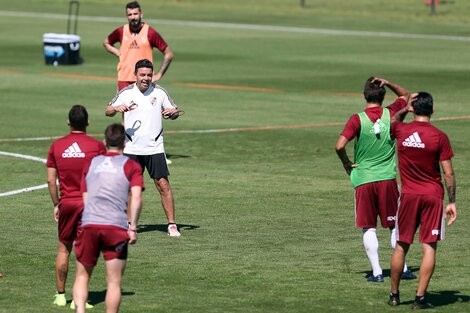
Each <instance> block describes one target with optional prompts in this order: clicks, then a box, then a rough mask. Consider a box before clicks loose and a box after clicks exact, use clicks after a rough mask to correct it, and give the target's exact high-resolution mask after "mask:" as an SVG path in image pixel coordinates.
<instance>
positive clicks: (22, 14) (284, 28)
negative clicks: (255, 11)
mask: <svg viewBox="0 0 470 313" xmlns="http://www.w3.org/2000/svg"><path fill="white" fill-rule="evenodd" d="M0 16H11V17H29V18H46V19H58V20H67V19H68V15H66V14H53V13H34V12H19V11H3V10H0ZM79 19H80V20H82V21H95V22H113V23H125V22H126V21H127V20H126V19H124V18H117V17H106V16H85V15H82V16H80V17H79ZM147 21H148V22H149V23H150V24H154V25H155V24H161V25H178V26H192V27H214V28H229V29H246V30H261V31H277V32H278V31H282V32H291V33H310V34H322V35H339V36H367V37H385V38H403V39H429V40H447V41H470V37H468V36H450V35H432V34H406V33H394V32H374V31H362V30H342V29H326V28H309V27H290V26H274V25H255V24H237V23H221V22H197V21H182V20H160V19H159V20H155V19H147Z"/></svg>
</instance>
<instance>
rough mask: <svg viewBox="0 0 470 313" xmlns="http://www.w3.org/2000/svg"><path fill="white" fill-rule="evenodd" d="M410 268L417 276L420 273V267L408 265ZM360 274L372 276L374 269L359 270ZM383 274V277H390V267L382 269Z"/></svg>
mask: <svg viewBox="0 0 470 313" xmlns="http://www.w3.org/2000/svg"><path fill="white" fill-rule="evenodd" d="M408 269H409V270H410V271H411V272H412V273H413V274H415V275H416V276H418V273H419V267H408ZM358 273H359V274H361V273H362V274H364V275H365V276H364V277H365V278H367V277H370V276H372V271H361V272H358ZM382 275H383V277H390V269H383V270H382Z"/></svg>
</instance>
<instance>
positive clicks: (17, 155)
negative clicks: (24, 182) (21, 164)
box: [0, 151, 47, 197]
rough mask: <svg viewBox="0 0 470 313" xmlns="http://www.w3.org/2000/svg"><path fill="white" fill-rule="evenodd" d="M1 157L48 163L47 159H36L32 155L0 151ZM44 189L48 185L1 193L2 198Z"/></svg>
mask: <svg viewBox="0 0 470 313" xmlns="http://www.w3.org/2000/svg"><path fill="white" fill-rule="evenodd" d="M0 155H5V156H11V157H14V158H20V159H26V160H32V161H37V162H42V163H46V161H47V160H46V159H42V158H38V157H35V156H31V155H26V154H18V153H11V152H5V151H0ZM44 188H47V184H43V185H39V186H31V187H26V188H23V189H18V190H12V191H8V192H3V193H0V197H5V196H11V195H16V194H19V193H22V192H27V191H32V190H37V189H44Z"/></svg>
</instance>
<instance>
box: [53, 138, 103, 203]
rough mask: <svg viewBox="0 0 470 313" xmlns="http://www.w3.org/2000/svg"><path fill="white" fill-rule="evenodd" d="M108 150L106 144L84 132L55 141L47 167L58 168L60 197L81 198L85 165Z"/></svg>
mask: <svg viewBox="0 0 470 313" xmlns="http://www.w3.org/2000/svg"><path fill="white" fill-rule="evenodd" d="M105 152H106V149H105V147H104V144H103V143H102V142H100V141H98V140H96V139H94V138H92V137H90V136H88V135H86V134H85V133H82V132H72V133H70V134H69V135H67V136H65V137H62V138H59V139H57V140H56V141H54V142H53V143H52V145H51V148H50V149H49V154H48V156H47V162H46V167H52V168H55V169H56V170H57V175H58V178H59V191H60V198H61V199H64V198H81V197H82V194H81V192H80V182H81V179H82V171H83V167H84V166H85V164H86V163H88V161H89V160H90V159H92V158H93V157H95V156H97V155H99V154H103V153H105Z"/></svg>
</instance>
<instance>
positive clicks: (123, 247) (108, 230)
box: [74, 225, 129, 266]
mask: <svg viewBox="0 0 470 313" xmlns="http://www.w3.org/2000/svg"><path fill="white" fill-rule="evenodd" d="M128 242H129V235H128V233H127V230H126V229H124V228H121V227H117V226H112V225H85V226H84V227H82V229H81V231H80V233H79V234H78V237H77V240H75V244H74V250H75V255H76V256H77V260H78V261H79V262H80V263H82V264H83V265H85V266H95V265H96V262H97V261H98V257H99V255H100V251H103V257H104V259H105V260H106V261H109V260H113V259H120V260H126V259H127V246H128Z"/></svg>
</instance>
